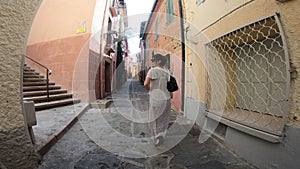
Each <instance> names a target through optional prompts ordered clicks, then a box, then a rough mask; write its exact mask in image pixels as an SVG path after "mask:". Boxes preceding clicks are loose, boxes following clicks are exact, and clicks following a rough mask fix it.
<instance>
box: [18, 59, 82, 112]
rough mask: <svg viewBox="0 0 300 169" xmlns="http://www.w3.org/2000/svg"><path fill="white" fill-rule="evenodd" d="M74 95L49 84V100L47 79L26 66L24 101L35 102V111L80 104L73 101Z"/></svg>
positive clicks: (77, 100) (24, 73)
mask: <svg viewBox="0 0 300 169" xmlns="http://www.w3.org/2000/svg"><path fill="white" fill-rule="evenodd" d="M72 97H73V95H72V93H68V91H67V90H66V89H62V88H61V86H59V85H56V84H55V83H54V82H49V98H48V97H47V79H46V78H45V77H44V76H42V75H40V74H39V73H38V72H36V71H35V70H34V69H32V68H31V67H29V66H27V65H26V64H25V65H24V70H23V98H24V101H33V102H34V106H35V110H36V111H39V110H44V109H50V108H55V107H59V106H65V105H70V104H75V103H79V102H80V100H79V99H73V98H72Z"/></svg>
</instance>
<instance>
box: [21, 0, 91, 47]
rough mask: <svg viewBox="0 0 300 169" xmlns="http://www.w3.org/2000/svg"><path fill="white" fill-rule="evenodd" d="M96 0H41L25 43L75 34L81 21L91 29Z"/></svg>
mask: <svg viewBox="0 0 300 169" xmlns="http://www.w3.org/2000/svg"><path fill="white" fill-rule="evenodd" d="M95 3H96V0H89V1H82V0H72V1H70V0H43V2H42V4H41V6H40V8H39V10H38V12H37V14H36V16H35V18H34V21H33V23H32V26H31V30H30V34H29V37H28V41H27V45H32V44H36V43H40V42H45V41H51V40H55V39H61V38H66V37H70V36H74V35H77V33H76V31H77V29H78V28H79V27H80V24H81V23H84V22H86V30H87V32H86V33H89V32H90V30H91V23H92V18H93V14H94V7H95Z"/></svg>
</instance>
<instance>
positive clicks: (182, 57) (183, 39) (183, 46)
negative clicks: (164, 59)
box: [178, 0, 185, 111]
mask: <svg viewBox="0 0 300 169" xmlns="http://www.w3.org/2000/svg"><path fill="white" fill-rule="evenodd" d="M178 6H179V16H180V31H181V54H182V55H181V62H182V63H181V67H182V71H181V77H182V78H181V110H182V111H184V98H185V84H184V83H185V38H184V23H183V11H182V10H183V9H182V1H181V0H178Z"/></svg>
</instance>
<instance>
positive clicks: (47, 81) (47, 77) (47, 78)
mask: <svg viewBox="0 0 300 169" xmlns="http://www.w3.org/2000/svg"><path fill="white" fill-rule="evenodd" d="M23 56H24V57H26V58H27V59H29V60H31V61H33V62H34V63H36V64H38V65H40V66H41V67H43V68H45V69H46V72H47V73H46V87H47V100H48V101H49V75H51V70H50V69H48V68H47V67H46V66H44V65H42V64H41V63H39V62H37V61H36V60H34V59H32V58H30V57H29V56H27V55H23Z"/></svg>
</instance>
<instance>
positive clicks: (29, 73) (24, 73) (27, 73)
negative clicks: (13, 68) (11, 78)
mask: <svg viewBox="0 0 300 169" xmlns="http://www.w3.org/2000/svg"><path fill="white" fill-rule="evenodd" d="M39 74H40V73H38V72H23V75H24V76H25V75H39Z"/></svg>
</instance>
